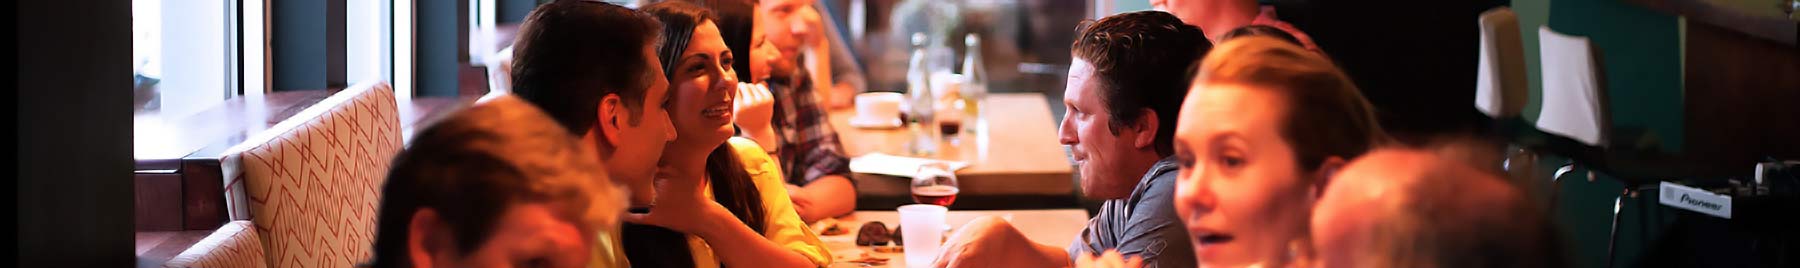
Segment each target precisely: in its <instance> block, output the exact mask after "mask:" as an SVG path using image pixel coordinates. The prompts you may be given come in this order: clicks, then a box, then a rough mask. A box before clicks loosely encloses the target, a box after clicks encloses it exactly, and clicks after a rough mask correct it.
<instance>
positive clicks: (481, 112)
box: [368, 97, 626, 268]
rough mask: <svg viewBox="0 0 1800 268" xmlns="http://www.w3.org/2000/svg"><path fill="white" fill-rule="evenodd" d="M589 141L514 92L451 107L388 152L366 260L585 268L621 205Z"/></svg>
mask: <svg viewBox="0 0 1800 268" xmlns="http://www.w3.org/2000/svg"><path fill="white" fill-rule="evenodd" d="M589 150H590V149H589V148H586V147H582V146H578V143H577V142H576V140H575V139H574V137H573V136H570V135H569V133H568V131H566V130H564V129H563V128H562V126H560V125H558V124H557V123H556V121H552V120H551V119H550V117H548V116H546V115H544V114H543V113H542V112H540V111H539V110H538V109H537V108H535V107H533V106H531V104H528V103H525V102H524V101H520V100H519V99H516V98H513V97H500V98H497V99H494V100H491V101H488V102H485V103H481V104H476V105H475V106H473V107H470V108H468V109H466V110H462V111H458V112H456V113H455V114H452V115H450V117H449V118H446V119H444V120H443V121H442V122H440V123H437V124H435V125H432V126H431V127H430V128H427V129H425V130H424V131H423V132H420V133H419V135H418V136H417V137H416V138H414V139H413V141H412V144H411V146H410V147H408V148H407V149H406V150H405V151H402V152H400V153H399V154H398V155H397V156H395V159H394V166H393V168H392V169H390V170H389V171H388V178H387V182H386V183H385V184H384V185H382V187H381V196H382V198H381V205H380V211H379V212H378V217H379V218H377V219H376V222H377V224H378V225H377V228H378V229H377V230H376V233H375V252H374V255H375V256H374V259H373V260H371V262H370V263H369V265H368V266H370V267H377V268H402V267H406V268H412V267H421V268H422V267H586V266H587V265H588V263H589V262H590V259H589V258H590V256H591V255H590V252H589V249H590V248H591V247H595V246H598V245H596V244H595V240H594V239H593V234H594V233H595V232H602V231H606V230H613V229H614V228H616V226H618V225H617V224H618V219H619V216H620V213H621V212H623V211H624V209H625V205H626V204H625V198H624V195H625V193H624V192H622V191H620V190H618V189H616V188H614V187H613V186H612V183H611V182H608V181H605V180H604V179H600V180H596V179H595V178H605V177H606V174H605V171H604V169H603V168H601V167H600V164H599V163H596V162H595V159H594V154H593V153H592V152H589Z"/></svg>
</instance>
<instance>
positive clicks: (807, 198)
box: [792, 175, 856, 222]
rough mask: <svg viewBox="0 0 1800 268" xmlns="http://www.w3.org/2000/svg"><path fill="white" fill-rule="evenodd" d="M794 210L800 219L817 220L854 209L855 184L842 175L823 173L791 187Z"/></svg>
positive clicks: (848, 212) (847, 212)
mask: <svg viewBox="0 0 1800 268" xmlns="http://www.w3.org/2000/svg"><path fill="white" fill-rule="evenodd" d="M793 190H794V191H793V192H792V193H793V198H794V210H795V211H797V212H799V214H800V220H803V221H806V222H817V221H819V220H822V219H825V218H831V217H837V216H839V215H844V214H850V212H851V211H853V210H856V185H855V184H851V183H850V178H848V177H845V176H844V175H825V176H823V177H819V178H818V179H816V180H813V181H812V182H811V183H807V184H806V186H800V187H795V188H793Z"/></svg>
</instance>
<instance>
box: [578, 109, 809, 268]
mask: <svg viewBox="0 0 1800 268" xmlns="http://www.w3.org/2000/svg"><path fill="white" fill-rule="evenodd" d="M726 146H731V149H732V150H733V151H736V152H737V154H738V160H739V161H742V162H743V164H744V168H745V169H747V171H749V173H750V178H751V180H752V181H753V182H754V183H756V190H757V191H759V192H760V193H761V194H762V199H763V209H765V210H767V211H766V212H767V217H768V219H766V222H768V228H765V230H763V237H764V238H768V239H769V241H773V242H775V244H778V245H781V246H782V247H786V248H787V249H788V250H793V251H794V252H799V253H800V254H801V255H805V256H806V258H807V259H811V260H812V262H813V265H814V266H820V267H823V266H825V265H826V264H829V263H831V252H830V251H829V250H826V249H825V242H823V241H820V240H819V235H818V233H814V232H813V231H812V227H808V226H807V225H806V222H804V221H801V220H800V214H799V213H798V212H795V211H794V201H793V200H792V199H790V198H789V197H788V192H787V184H786V182H783V181H782V176H781V166H780V164H779V163H776V162H775V159H774V158H773V157H769V154H768V153H765V152H763V150H762V147H761V146H759V145H757V144H756V142H754V141H751V140H749V139H745V138H741V137H733V138H731V139H730V140H729V141H727V142H726ZM708 187H711V186H708ZM702 192H704V193H706V195H707V197H708V198H711V197H712V189H711V188H708V189H706V190H705V191H702ZM620 238H621V236H620V234H618V232H617V231H616V230H614V231H611V232H605V233H602V234H600V235H599V236H598V239H599V240H600V241H598V243H595V245H594V250H593V253H594V254H593V255H592V256H593V259H592V260H590V261H589V265H588V267H595V268H603V267H630V266H631V262H630V261H629V260H626V259H625V251H624V248H623V245H622V244H621V243H620V242H619V240H620ZM687 240H688V249H689V251H691V252H693V255H694V265H695V267H701V268H716V267H719V260H718V257H717V256H715V255H713V252H712V247H710V246H708V245H707V244H706V240H702V239H700V237H698V236H694V235H688V236H687Z"/></svg>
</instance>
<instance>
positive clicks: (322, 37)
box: [269, 0, 341, 91]
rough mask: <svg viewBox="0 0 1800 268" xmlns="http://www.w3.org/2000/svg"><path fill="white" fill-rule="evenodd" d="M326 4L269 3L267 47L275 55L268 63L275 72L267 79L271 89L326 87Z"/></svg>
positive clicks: (299, 2)
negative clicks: (271, 83)
mask: <svg viewBox="0 0 1800 268" xmlns="http://www.w3.org/2000/svg"><path fill="white" fill-rule="evenodd" d="M339 1H341V0H339ZM325 7H326V4H325V1H272V2H271V3H270V5H269V10H270V12H269V20H270V25H269V26H270V28H271V29H270V31H269V34H271V35H272V36H270V37H269V42H270V45H269V47H270V50H272V51H271V53H273V54H274V55H273V57H272V59H271V62H270V64H271V65H272V66H271V68H273V69H274V70H272V71H274V75H275V77H273V78H270V79H271V80H270V81H272V82H273V83H274V84H275V88H274V90H276V91H283V90H308V89H323V88H325V78H326V73H327V72H326V71H327V70H326V65H327V62H326V60H325V58H326V57H325V56H324V55H325V53H326V50H327V48H326V44H327V43H326V40H327V38H326V36H328V35H327V34H326V32H325V29H326V28H328V27H326V23H325V21H323V19H322V18H324V17H325V15H326V13H327V12H326V9H325ZM340 43H341V42H340Z"/></svg>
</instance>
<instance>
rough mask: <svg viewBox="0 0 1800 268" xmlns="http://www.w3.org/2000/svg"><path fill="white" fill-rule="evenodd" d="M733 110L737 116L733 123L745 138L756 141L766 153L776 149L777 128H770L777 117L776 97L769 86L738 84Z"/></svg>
mask: <svg viewBox="0 0 1800 268" xmlns="http://www.w3.org/2000/svg"><path fill="white" fill-rule="evenodd" d="M731 108H732V110H733V111H734V112H733V113H735V114H737V118H736V119H733V121H734V122H735V123H737V126H738V129H741V130H743V131H744V134H745V135H744V136H746V137H747V138H750V140H754V141H756V144H757V145H761V146H762V147H763V150H764V151H770V150H774V149H775V146H776V144H775V128H774V127H772V126H770V122H772V119H773V118H774V116H775V96H774V94H772V93H769V87H768V85H766V84H738V92H737V99H736V100H734V101H732V105H731Z"/></svg>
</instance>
